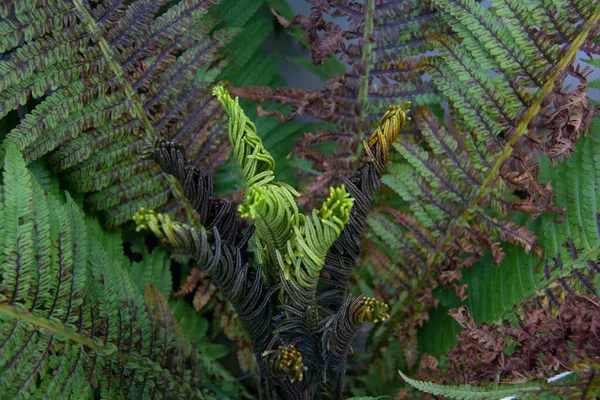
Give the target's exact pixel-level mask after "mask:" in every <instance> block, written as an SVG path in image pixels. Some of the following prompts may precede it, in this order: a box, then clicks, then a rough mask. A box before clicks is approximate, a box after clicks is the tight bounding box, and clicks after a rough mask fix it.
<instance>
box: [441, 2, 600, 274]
mask: <svg viewBox="0 0 600 400" xmlns="http://www.w3.org/2000/svg"><path fill="white" fill-rule="evenodd" d="M598 21H600V6H599V7H597V9H596V12H595V13H594V15H593V16H592V17H591V18H590V19H589V20H588V22H587V25H586V27H585V28H584V29H583V30H582V31H581V32H580V33H579V34H578V35H577V37H576V38H575V40H573V43H572V45H571V46H570V47H569V49H568V51H567V52H566V53H565V55H564V56H563V57H562V58H561V59H560V61H559V62H558V64H557V65H556V68H555V69H554V72H553V73H552V74H551V75H550V78H549V79H548V80H547V81H546V83H545V84H544V86H543V87H542V90H541V92H540V94H539V95H538V97H537V99H536V100H535V101H534V102H533V103H532V105H531V107H529V109H528V111H527V113H526V114H525V116H524V117H523V119H521V120H520V121H519V122H518V123H517V125H516V129H515V132H514V134H513V135H512V136H511V137H510V139H509V140H508V143H507V144H506V146H505V147H504V150H503V151H502V153H500V155H499V156H498V158H497V159H496V162H495V163H494V165H493V167H492V169H491V171H490V172H489V173H488V175H487V176H486V177H485V179H484V180H483V181H482V183H481V185H480V186H479V187H478V189H477V195H476V196H473V200H471V201H470V203H469V205H468V206H467V207H466V208H465V209H464V211H463V212H462V213H461V215H460V216H459V217H458V218H457V223H456V227H457V229H460V228H461V227H463V226H465V225H466V224H467V222H468V221H469V220H470V219H472V218H474V216H475V210H476V209H477V208H478V207H479V202H480V201H481V200H482V199H483V198H484V196H486V195H487V194H488V193H489V191H490V190H491V189H492V187H494V186H495V185H493V186H490V183H491V182H492V181H493V180H495V179H496V178H497V177H498V175H499V173H500V167H501V166H502V164H504V162H505V161H506V160H507V159H508V158H509V157H510V156H511V155H512V152H513V150H514V144H515V143H516V141H517V140H518V139H519V138H520V137H521V136H523V135H524V134H525V133H527V126H528V125H529V123H530V122H531V120H533V118H534V117H535V116H536V115H537V114H538V113H539V112H540V109H541V103H542V101H543V100H544V99H545V98H546V96H548V95H549V94H550V92H551V91H552V90H553V88H554V84H555V82H556V80H557V79H558V77H559V76H560V74H561V73H562V72H563V71H564V70H565V69H566V68H567V67H568V66H569V65H570V64H571V60H572V59H573V57H575V55H576V53H577V50H578V49H579V48H580V47H581V45H582V44H583V42H584V41H585V39H586V38H587V37H588V35H589V33H590V31H591V29H592V27H593V26H594V25H595V24H596V23H597V22H598ZM453 237H454V232H451V234H448V235H447V236H446V239H445V240H444V241H443V243H442V245H441V246H439V247H438V248H437V249H436V254H435V256H434V257H433V258H432V263H431V264H432V265H436V264H437V263H438V262H439V261H440V257H444V256H445V253H441V252H440V249H444V248H446V247H447V245H448V243H449V242H450V241H451V240H453Z"/></svg>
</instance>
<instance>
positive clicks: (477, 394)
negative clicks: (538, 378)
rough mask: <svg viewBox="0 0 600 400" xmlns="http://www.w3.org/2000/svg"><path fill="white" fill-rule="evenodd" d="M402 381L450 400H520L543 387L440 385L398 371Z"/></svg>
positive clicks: (531, 385) (535, 385) (532, 385)
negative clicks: (412, 377) (415, 378)
mask: <svg viewBox="0 0 600 400" xmlns="http://www.w3.org/2000/svg"><path fill="white" fill-rule="evenodd" d="M398 373H399V374H400V376H401V377H402V379H404V380H405V381H406V382H408V384H410V385H411V386H412V387H414V388H415V389H418V390H420V391H422V392H425V393H431V394H434V395H436V396H444V397H448V398H450V399H460V400H479V399H482V400H483V399H519V398H526V397H524V396H527V395H531V394H532V393H535V392H538V391H540V389H541V388H542V386H541V385H537V384H535V383H531V384H526V385H499V386H497V387H489V388H484V387H477V386H471V385H461V386H450V385H440V384H437V383H433V382H422V381H417V380H414V379H411V378H409V377H407V376H406V375H404V374H403V373H402V371H398Z"/></svg>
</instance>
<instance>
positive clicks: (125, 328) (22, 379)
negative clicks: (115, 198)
mask: <svg viewBox="0 0 600 400" xmlns="http://www.w3.org/2000/svg"><path fill="white" fill-rule="evenodd" d="M5 152H6V153H5V157H4V172H3V180H2V189H1V194H2V195H1V197H0V200H1V201H0V205H1V208H0V209H1V210H2V211H1V212H2V220H3V221H4V223H3V227H2V230H1V231H0V232H1V233H0V237H1V240H0V243H1V244H0V246H1V247H0V248H1V250H2V251H1V252H0V254H1V257H2V264H1V265H2V267H1V272H0V320H1V321H2V322H1V323H0V336H1V337H2V339H1V343H2V346H1V347H0V369H1V370H2V375H1V377H0V387H2V393H3V396H4V397H10V398H26V397H30V396H35V397H42V396H48V397H52V398H63V397H69V396H77V397H79V398H93V397H97V396H100V397H102V398H105V397H110V398H124V397H126V396H141V397H154V396H161V397H167V398H204V397H203V393H205V392H206V389H202V385H203V384H205V383H209V382H208V381H206V380H205V381H204V382H203V381H202V380H203V379H205V378H206V376H205V375H204V373H203V372H201V373H199V371H198V370H197V367H196V365H195V363H196V361H195V360H196V359H197V357H198V354H197V353H196V350H195V349H194V348H193V347H192V346H191V344H190V342H189V341H188V340H187V339H186V338H185V337H184V335H183V334H182V331H181V328H180V327H179V324H178V322H177V320H176V318H175V316H174V315H173V314H172V313H171V311H170V310H169V307H168V304H167V302H166V300H165V298H164V296H163V294H161V293H160V292H159V291H158V290H157V289H156V288H154V287H153V286H152V285H148V286H146V287H145V289H144V290H143V291H140V290H138V288H137V287H136V286H135V285H134V283H133V281H132V280H131V279H130V277H129V275H128V273H127V272H126V271H125V270H124V269H123V265H122V264H120V263H119V262H118V261H117V260H116V259H114V258H111V257H109V254H110V252H111V250H108V251H107V250H106V249H105V247H104V244H103V240H102V236H98V230H97V225H96V226H94V224H93V223H90V222H88V223H87V226H86V219H85V218H84V215H83V213H82V211H81V210H80V208H79V206H78V205H77V204H76V203H75V202H74V201H73V200H72V199H71V197H70V196H69V195H68V193H66V196H67V199H66V202H63V201H61V200H60V199H58V198H56V197H54V196H53V195H51V194H49V193H48V192H45V191H44V190H43V189H42V187H41V186H40V184H39V183H38V182H37V181H36V179H35V177H34V175H33V174H32V173H31V172H30V171H29V170H28V169H27V168H26V164H25V161H24V159H23V157H22V156H21V154H20V153H19V152H18V151H17V150H16V146H14V145H13V144H12V143H10V142H9V143H8V144H6V145H5ZM107 240H109V242H110V241H112V242H114V240H113V239H107ZM121 257H122V250H121Z"/></svg>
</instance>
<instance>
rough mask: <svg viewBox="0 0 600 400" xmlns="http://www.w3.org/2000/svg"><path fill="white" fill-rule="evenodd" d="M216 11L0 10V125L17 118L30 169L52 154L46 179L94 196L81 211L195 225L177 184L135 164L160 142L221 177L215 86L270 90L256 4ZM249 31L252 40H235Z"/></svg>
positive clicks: (119, 219) (224, 154)
mask: <svg viewBox="0 0 600 400" xmlns="http://www.w3.org/2000/svg"><path fill="white" fill-rule="evenodd" d="M214 3H216V2H212V1H203V0H198V1H192V2H164V1H158V2H156V1H139V2H133V3H131V4H129V3H123V2H121V1H112V0H111V1H108V0H107V1H103V2H86V1H74V2H71V1H58V2H53V3H52V4H50V5H46V4H45V3H36V2H34V3H28V2H21V1H18V2H5V3H4V4H3V6H2V9H1V14H0V52H2V53H3V58H2V59H1V60H0V81H1V82H2V83H1V84H0V118H2V117H4V116H6V115H7V114H8V113H11V112H13V113H14V114H15V115H16V114H17V112H18V117H17V118H14V117H13V118H11V119H12V120H14V119H16V123H15V124H14V125H16V126H14V128H13V127H12V126H11V125H13V124H12V123H11V124H10V125H9V126H8V128H12V129H10V132H8V134H7V137H8V138H10V139H11V140H13V141H14V142H15V143H16V144H17V147H18V149H19V150H21V151H22V152H23V155H24V157H25V160H26V161H27V162H28V163H30V162H32V161H34V160H36V159H39V158H40V157H42V156H44V155H46V154H48V153H51V154H50V155H49V157H48V163H49V166H50V169H51V170H52V172H53V173H56V174H59V175H60V177H61V179H62V181H63V182H64V183H67V184H69V186H70V188H71V189H72V190H76V191H78V192H83V193H89V196H88V198H87V202H86V204H87V206H89V207H90V208H91V210H93V211H95V212H101V213H103V214H104V215H103V219H104V220H105V221H106V224H107V226H117V225H120V224H122V223H123V222H125V221H128V220H130V219H131V216H132V215H133V214H134V213H135V211H136V210H137V209H139V208H140V207H142V206H146V207H151V208H153V207H159V206H166V207H167V209H169V210H170V211H172V212H174V213H177V212H178V211H181V215H191V214H190V213H191V212H192V209H191V208H190V206H189V205H188V204H186V202H185V200H184V197H183V196H182V194H181V191H180V188H179V187H178V186H177V184H176V182H174V181H173V180H171V179H170V178H169V177H168V175H166V174H164V173H162V172H161V171H160V169H159V168H158V167H157V166H156V165H155V164H153V163H151V162H148V161H142V160H140V159H139V157H137V154H138V153H139V150H140V149H141V148H142V147H144V146H146V145H148V144H149V143H152V141H154V140H155V139H156V138H157V137H164V138H169V139H177V140H178V141H179V142H181V143H182V144H183V145H184V146H186V149H187V151H188V153H189V154H190V157H192V158H193V159H194V160H195V162H196V164H197V165H198V166H203V167H208V168H210V169H211V170H214V169H216V168H217V167H219V166H220V165H222V164H224V163H225V161H226V160H227V158H228V155H229V152H230V147H229V145H228V143H227V141H225V140H223V139H224V136H223V130H222V129H220V127H221V124H222V123H223V121H222V118H223V112H222V110H221V109H220V108H219V106H218V103H216V101H214V99H213V98H212V97H211V85H212V84H213V83H214V82H215V81H216V80H217V79H228V78H230V77H235V79H233V81H234V82H236V83H237V84H242V85H243V84H251V83H255V84H264V85H266V84H271V83H272V80H273V79H274V77H275V73H276V69H274V68H276V65H277V55H276V54H271V55H269V56H268V57H266V58H265V57H264V56H263V54H261V51H260V49H259V47H260V44H261V42H262V40H264V39H265V38H266V36H267V35H268V34H269V26H270V25H269V24H268V22H266V20H265V19H264V18H262V17H261V16H260V14H257V15H256V16H255V17H254V19H253V21H254V22H253V23H250V22H249V20H250V18H252V17H253V15H254V14H255V13H256V12H257V10H258V9H259V8H260V6H261V4H262V1H255V0H248V1H244V2H237V1H227V0H225V1H224V2H223V3H222V4H221V5H219V6H216V7H213V5H214ZM236 8H238V11H235V13H232V10H235V9H236ZM240 9H241V10H243V12H241V11H239V10H240ZM234 17H235V18H234ZM224 24H227V26H224ZM257 26H260V29H257ZM246 30H252V32H253V34H252V35H240V33H241V32H244V31H246ZM242 48H243V49H244V53H243V54H241V52H240V49H242ZM231 53H236V60H235V61H234V63H232V60H231V57H229V56H228V54H231ZM261 62H267V63H269V65H270V67H269V68H266V69H265V68H264V67H261V65H260V63H261ZM253 66H254V67H256V68H263V72H264V75H262V76H261V77H260V79H259V78H258V77H257V76H249V75H248V74H247V73H245V74H242V73H240V71H244V72H245V71H249V70H252V69H253V68H254V67H253ZM15 111H16V112H15ZM174 199H179V200H178V201H174Z"/></svg>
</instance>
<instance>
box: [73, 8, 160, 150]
mask: <svg viewBox="0 0 600 400" xmlns="http://www.w3.org/2000/svg"><path fill="white" fill-rule="evenodd" d="M73 3H75V8H77V11H78V12H79V17H80V18H81V19H82V20H83V22H85V24H86V25H87V27H88V29H89V30H90V32H91V33H92V35H94V36H95V37H96V39H98V45H99V46H100V49H101V50H102V53H103V54H104V57H106V61H107V62H108V66H109V67H110V69H111V70H112V72H113V73H114V74H115V75H116V76H117V79H118V80H119V81H120V83H121V85H122V87H123V90H125V94H126V95H127V99H129V102H130V103H131V105H132V107H133V110H134V112H135V116H136V117H137V118H138V119H139V120H140V121H141V122H142V125H143V126H144V131H145V132H146V140H147V141H148V143H154V140H155V139H156V137H157V135H156V133H155V132H154V127H153V126H152V123H151V122H150V120H149V119H148V117H147V116H146V114H144V110H143V109H142V105H141V104H140V101H139V99H138V97H137V95H136V93H135V92H134V91H133V88H132V87H131V85H130V84H129V82H128V81H127V79H125V76H124V75H123V71H122V70H121V66H120V65H119V63H118V62H117V60H116V59H115V55H114V54H113V52H112V50H111V49H110V46H109V44H108V42H107V41H106V39H104V36H102V34H101V33H100V30H99V29H98V25H96V21H94V19H93V18H92V16H91V15H90V13H89V12H88V11H87V10H86V9H85V7H84V6H83V3H82V2H81V0H73Z"/></svg>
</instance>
